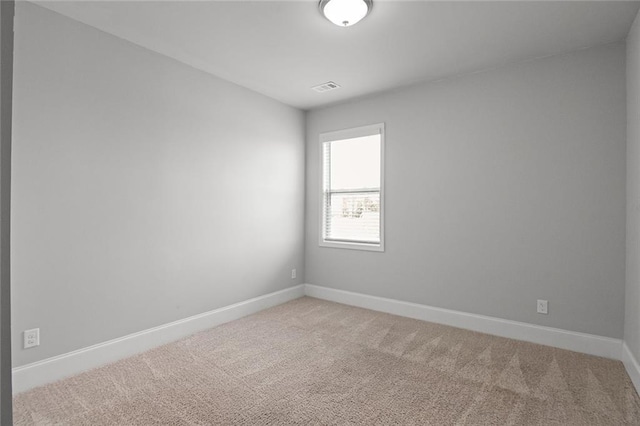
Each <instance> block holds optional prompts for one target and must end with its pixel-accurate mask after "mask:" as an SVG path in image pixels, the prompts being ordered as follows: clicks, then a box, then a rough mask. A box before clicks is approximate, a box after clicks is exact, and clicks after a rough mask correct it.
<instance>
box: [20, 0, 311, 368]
mask: <svg viewBox="0 0 640 426" xmlns="http://www.w3.org/2000/svg"><path fill="white" fill-rule="evenodd" d="M16 14H17V16H16V42H15V97H14V152H13V198H12V202H13V205H12V208H13V223H12V240H11V243H12V257H13V258H12V268H13V270H12V279H13V283H12V291H13V294H12V297H13V313H12V314H13V346H14V349H13V365H14V366H20V365H23V364H26V363H30V362H33V361H37V360H41V359H43V358H47V357H51V356H54V355H58V354H62V353H65V352H68V351H72V350H74V349H78V348H82V347H86V346H89V345H92V344H95V343H99V342H103V341H106V340H109V339H113V338H117V337H120V336H123V335H126V334H129V333H132V332H136V331H140V330H144V329H147V328H149V327H153V326H157V325H160V324H165V323H167V322H170V321H174V320H177V319H181V318H185V317H188V316H190V315H194V314H198V313H201V312H205V311H208V310H211V309H215V308H218V307H221V306H226V305H229V304H232V303H235V302H239V301H243V300H246V299H249V298H252V297H255V296H259V295H263V294H266V293H270V292H273V291H276V290H280V289H283V288H287V287H290V286H292V285H295V284H299V283H301V282H302V277H304V270H303V260H304V259H303V248H304V247H303V227H304V149H305V146H304V114H303V113H302V112H301V111H298V110H296V109H294V108H291V107H288V106H285V105H283V104H280V103H278V102H276V101H274V100H271V99H269V98H267V97H264V96H262V95H259V94H256V93H254V92H252V91H249V90H247V89H244V88H241V87H239V86H236V85H233V84H231V83H228V82H225V81H223V80H220V79H217V78H214V77H212V76H211V75H208V74H205V73H203V72H200V71H197V70H195V69H192V68H189V67H187V66H185V65H183V64H181V63H179V62H177V61H174V60H171V59H169V58H166V57H163V56H161V55H158V54H155V53H152V52H150V51H148V50H145V49H143V48H141V47H138V46H136V45H133V44H130V43H128V42H125V41H123V40H121V39H118V38H116V37H113V36H110V35H107V34H105V33H102V32H100V31H98V30H95V29H93V28H91V27H88V26H85V25H83V24H80V23H77V22H74V21H72V20H70V19H68V18H65V17H62V16H60V15H57V14H55V13H53V12H50V11H48V10H45V9H43V8H40V7H38V6H35V5H32V4H29V3H24V2H21V3H20V4H18V5H17V10H16ZM292 268H297V269H298V279H297V280H291V278H290V277H291V269H292ZM33 327H40V330H41V345H40V346H39V347H37V348H33V349H27V350H23V349H22V343H21V332H22V331H23V330H25V329H29V328H33Z"/></svg>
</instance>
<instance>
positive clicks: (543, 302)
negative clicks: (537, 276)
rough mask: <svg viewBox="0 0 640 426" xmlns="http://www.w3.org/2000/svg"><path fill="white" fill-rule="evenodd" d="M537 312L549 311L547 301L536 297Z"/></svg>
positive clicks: (544, 312) (546, 312) (545, 312)
mask: <svg viewBox="0 0 640 426" xmlns="http://www.w3.org/2000/svg"><path fill="white" fill-rule="evenodd" d="M538 313H539V314H548V313H549V301H547V300H540V299H538Z"/></svg>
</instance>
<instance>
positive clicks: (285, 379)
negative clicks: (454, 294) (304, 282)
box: [14, 297, 640, 426]
mask: <svg viewBox="0 0 640 426" xmlns="http://www.w3.org/2000/svg"><path fill="white" fill-rule="evenodd" d="M14 411H15V419H14V421H15V424H16V425H32V424H37V425H46V424H64V425H153V424H162V425H194V424H199V425H210V424H224V425H233V424H242V425H245V424H246V425H291V424H301V425H307V424H316V425H344V424H362V425H376V424H393V425H396V424H398V425H399V424H404V425H464V424H466V425H580V426H583V425H625V424H633V425H638V424H640V403H639V399H638V395H637V394H636V392H635V390H634V389H633V386H632V384H631V382H630V380H629V377H628V376H627V374H626V372H625V370H624V367H623V366H622V364H621V363H620V362H618V361H613V360H608V359H604V358H598V357H593V356H588V355H582V354H579V353H575V352H570V351H565V350H560V349H554V348H551V347H546V346H540V345H535V344H531V343H525V342H519V341H515V340H511V339H504V338H499V337H493V336H489V335H486V334H480V333H474V332H470V331H465V330H461V329H456V328H452V327H447V326H442V325H437V324H432V323H427V322H422V321H417V320H411V319H407V318H402V317H397V316H393V315H387V314H382V313H378V312H373V311H369V310H365V309H359V308H353V307H349V306H344V305H340V304H336V303H331V302H326V301H321V300H317V299H312V298H308V297H305V298H302V299H298V300H294V301H292V302H289V303H286V304H284V305H280V306H277V307H275V308H272V309H268V310H266V311H262V312H260V313H258V314H255V315H252V316H249V317H246V318H243V319H241V320H238V321H234V322H231V323H228V324H225V325H222V326H220V327H216V328H213V329H211V330H207V331H205V332H202V333H199V334H195V335H193V336H191V337H188V338H186V339H183V340H181V341H178V342H175V343H172V344H169V345H165V346H162V347H160V348H157V349H154V350H151V351H148V352H145V353H143V354H140V355H137V356H134V357H132V358H128V359H125V360H122V361H119V362H116V363H114V364H111V365H107V366H104V367H101V368H98V369H95V370H92V371H89V372H87V373H84V374H80V375H78V376H75V377H72V378H69V379H66V380H62V381H59V382H57V383H53V384H50V385H47V386H44V387H40V388H37V389H33V390H31V391H29V392H26V393H23V394H20V395H17V396H16V397H15V398H14Z"/></svg>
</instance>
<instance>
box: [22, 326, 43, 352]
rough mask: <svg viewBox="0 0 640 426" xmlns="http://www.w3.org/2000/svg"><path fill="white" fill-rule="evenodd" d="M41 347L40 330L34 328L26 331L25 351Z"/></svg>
mask: <svg viewBox="0 0 640 426" xmlns="http://www.w3.org/2000/svg"><path fill="white" fill-rule="evenodd" d="M39 345H40V329H39V328H32V329H31V330H25V331H24V349H29V348H33V347H34V346H39Z"/></svg>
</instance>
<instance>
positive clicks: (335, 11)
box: [318, 0, 373, 27]
mask: <svg viewBox="0 0 640 426" xmlns="http://www.w3.org/2000/svg"><path fill="white" fill-rule="evenodd" d="M318 7H319V8H320V12H321V13H322V14H323V15H324V16H325V18H327V19H328V20H330V21H331V22H333V23H334V24H336V25H338V26H339V27H350V26H351V25H354V24H357V23H358V22H360V20H361V19H362V18H364V17H365V16H367V14H369V12H371V8H372V7H373V1H372V0H320V3H319V4H318Z"/></svg>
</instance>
